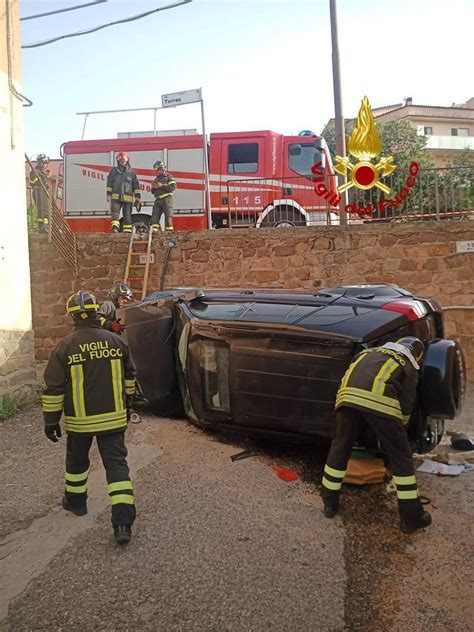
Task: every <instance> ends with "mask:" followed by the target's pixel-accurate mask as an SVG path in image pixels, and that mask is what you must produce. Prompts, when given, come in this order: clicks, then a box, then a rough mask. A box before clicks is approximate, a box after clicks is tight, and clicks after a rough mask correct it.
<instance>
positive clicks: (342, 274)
mask: <svg viewBox="0 0 474 632" xmlns="http://www.w3.org/2000/svg"><path fill="white" fill-rule="evenodd" d="M173 240H174V241H175V242H176V246H175V247H174V248H173V249H172V250H171V253H170V257H169V262H168V267H167V272H166V276H165V288H166V287H173V286H207V287H229V286H276V287H286V288H306V289H314V288H318V287H323V286H335V285H339V284H343V283H396V284H398V285H400V286H401V287H404V288H406V289H409V290H412V291H414V292H416V293H418V294H420V295H424V296H431V297H433V298H435V299H437V300H438V301H439V303H440V304H441V305H442V306H452V305H474V300H473V299H474V253H463V254H456V242H457V241H466V240H474V222H470V221H451V222H438V223H435V222H426V223H416V224H406V225H400V224H398V225H397V224H394V225H388V224H383V225H382V224H381V225H377V226H375V225H374V226H367V225H365V226H353V227H351V228H347V229H344V228H340V227H315V228H295V229H279V230H278V229H267V230H257V229H249V230H245V231H235V232H234V231H233V232H231V231H227V230H217V231H202V232H192V233H176V234H175V235H173ZM167 244H168V238H167V236H159V237H157V239H156V247H155V264H154V265H153V266H152V269H151V274H150V282H149V289H150V291H151V290H152V289H158V288H159V282H160V275H161V270H162V263H163V259H164V253H165V251H166V247H167ZM127 249H128V240H127V237H126V235H114V236H112V235H83V236H79V240H78V254H79V269H80V274H79V277H78V278H77V279H75V278H74V276H73V273H72V271H71V270H70V268H69V267H68V265H67V264H66V263H65V262H64V261H63V260H62V259H61V256H60V255H59V254H58V253H57V252H56V251H55V249H54V246H52V245H50V244H48V242H47V240H46V238H45V237H43V236H34V237H33V238H32V240H31V244H30V261H31V271H32V272H31V274H32V300H33V327H34V330H35V345H36V356H37V358H38V359H46V358H47V357H48V356H49V352H50V350H51V347H52V346H53V345H54V344H55V343H56V342H57V341H58V340H59V339H60V338H61V337H62V336H64V335H66V334H67V333H68V332H69V331H70V324H69V323H68V320H67V318H66V317H65V316H64V310H65V302H66V299H67V298H68V296H69V295H70V294H72V293H73V292H74V291H76V290H77V289H80V288H82V289H89V290H93V291H94V292H96V293H97V295H98V298H99V299H100V300H103V298H104V297H105V292H106V290H107V289H108V288H109V287H110V286H111V285H112V283H113V282H114V281H117V280H121V277H122V275H123V270H124V266H125V259H126V253H127ZM446 334H447V336H449V337H459V338H460V339H461V342H462V344H463V347H464V350H465V352H466V355H467V357H468V366H469V367H470V369H471V370H470V372H469V373H470V379H471V380H474V314H473V313H472V312H470V311H448V312H447V313H446Z"/></svg>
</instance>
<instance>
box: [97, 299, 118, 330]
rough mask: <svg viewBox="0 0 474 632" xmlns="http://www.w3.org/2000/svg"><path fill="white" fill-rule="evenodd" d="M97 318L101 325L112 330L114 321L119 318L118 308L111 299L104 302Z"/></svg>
mask: <svg viewBox="0 0 474 632" xmlns="http://www.w3.org/2000/svg"><path fill="white" fill-rule="evenodd" d="M97 318H98V319H99V324H100V326H101V327H103V328H104V329H108V330H109V331H112V323H113V322H114V320H117V309H116V307H115V305H114V304H113V302H112V301H111V300H109V299H107V300H105V301H104V302H103V303H102V305H101V306H100V307H99V311H98V313H97Z"/></svg>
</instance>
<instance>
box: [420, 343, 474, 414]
mask: <svg viewBox="0 0 474 632" xmlns="http://www.w3.org/2000/svg"><path fill="white" fill-rule="evenodd" d="M420 387H421V406H422V409H423V412H424V414H425V415H426V416H428V417H435V418H438V419H454V418H455V417H456V416H457V415H459V414H460V412H461V409H462V405H463V401H464V395H465V392H466V364H465V360H464V354H463V352H462V349H461V347H460V346H459V344H458V342H457V341H456V340H435V341H434V342H431V343H429V344H428V345H427V348H426V353H425V358H424V361H423V366H422V370H421V380H420Z"/></svg>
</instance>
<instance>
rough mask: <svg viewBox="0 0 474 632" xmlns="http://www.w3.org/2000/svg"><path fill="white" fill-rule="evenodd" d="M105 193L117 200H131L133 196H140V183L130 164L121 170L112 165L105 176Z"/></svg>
mask: <svg viewBox="0 0 474 632" xmlns="http://www.w3.org/2000/svg"><path fill="white" fill-rule="evenodd" d="M107 194H111V195H112V200H117V201H118V202H133V196H134V195H138V196H140V184H139V182H138V178H137V175H136V173H135V171H133V169H132V168H131V167H130V166H127V167H126V169H124V170H121V169H119V168H118V167H114V168H113V169H112V171H111V172H110V173H109V175H108V176H107Z"/></svg>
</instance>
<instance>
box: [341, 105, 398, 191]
mask: <svg viewBox="0 0 474 632" xmlns="http://www.w3.org/2000/svg"><path fill="white" fill-rule="evenodd" d="M347 150H348V152H349V153H350V154H351V156H354V158H356V159H357V160H358V162H356V163H355V164H353V163H352V162H351V161H350V160H349V158H346V157H341V156H336V164H335V165H334V171H336V172H337V173H339V174H340V175H341V176H347V175H348V176H349V180H348V182H346V183H345V184H341V185H340V186H339V187H338V188H337V190H338V191H339V192H340V193H341V192H342V191H346V190H347V189H350V188H351V187H353V186H354V187H357V188H358V189H363V190H366V189H371V188H372V187H377V188H379V189H380V190H381V191H383V192H384V193H385V194H386V195H390V194H391V193H392V190H391V188H390V187H389V186H387V185H386V184H384V183H383V182H380V181H379V179H380V178H381V177H382V178H383V177H385V176H388V175H390V174H391V173H393V172H394V171H395V169H396V167H395V165H394V164H393V156H388V157H386V158H380V160H379V161H378V162H377V163H376V164H373V163H372V162H371V159H372V158H375V157H376V156H378V155H379V154H380V153H381V151H382V142H381V140H380V136H379V134H378V132H377V125H376V123H375V121H374V116H373V114H372V110H371V109H370V104H369V99H368V98H367V97H364V98H363V99H362V105H361V106H360V110H359V114H358V116H357V121H356V124H355V127H354V130H353V131H352V134H351V135H350V138H349V142H348V144H347Z"/></svg>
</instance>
